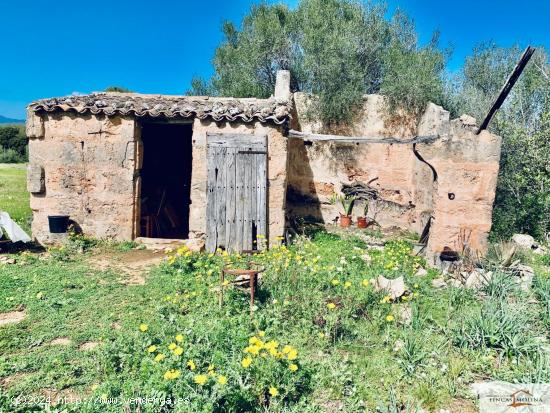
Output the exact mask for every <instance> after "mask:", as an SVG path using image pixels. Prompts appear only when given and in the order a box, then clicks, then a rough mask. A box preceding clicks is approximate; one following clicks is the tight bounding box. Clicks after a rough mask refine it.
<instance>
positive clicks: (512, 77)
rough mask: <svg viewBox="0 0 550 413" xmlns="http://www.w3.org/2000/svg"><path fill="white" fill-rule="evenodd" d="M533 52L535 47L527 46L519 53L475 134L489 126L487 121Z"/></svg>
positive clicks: (514, 82) (506, 95) (491, 117)
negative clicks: (516, 60)
mask: <svg viewBox="0 0 550 413" xmlns="http://www.w3.org/2000/svg"><path fill="white" fill-rule="evenodd" d="M533 53H535V48H534V47H531V46H527V48H526V49H525V51H524V52H523V54H522V55H521V58H520V59H519V61H518V63H517V64H516V67H514V70H512V73H510V76H508V79H507V80H506V83H504V86H503V87H502V89H501V90H500V93H499V94H498V96H497V98H496V100H495V102H494V103H493V106H491V109H489V112H488V113H487V116H485V119H484V120H483V122H482V123H481V126H480V127H479V129H478V130H477V134H479V133H480V132H481V131H482V130H484V129H487V127H488V126H489V123H491V120H492V119H493V116H495V113H496V112H497V110H499V109H500V107H501V106H502V104H503V103H504V101H505V100H506V98H507V97H508V94H509V93H510V90H512V88H513V87H514V85H515V84H516V82H517V80H518V79H519V77H520V75H521V72H523V69H525V66H526V65H527V63H528V62H529V60H530V59H531V56H533Z"/></svg>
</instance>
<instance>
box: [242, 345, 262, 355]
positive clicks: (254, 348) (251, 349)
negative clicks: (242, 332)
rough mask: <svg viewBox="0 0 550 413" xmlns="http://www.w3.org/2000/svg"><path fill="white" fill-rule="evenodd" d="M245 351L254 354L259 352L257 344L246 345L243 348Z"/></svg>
mask: <svg viewBox="0 0 550 413" xmlns="http://www.w3.org/2000/svg"><path fill="white" fill-rule="evenodd" d="M244 352H245V353H250V354H252V355H254V356H257V355H258V354H259V353H260V347H258V346H248V347H246V348H245V349H244Z"/></svg>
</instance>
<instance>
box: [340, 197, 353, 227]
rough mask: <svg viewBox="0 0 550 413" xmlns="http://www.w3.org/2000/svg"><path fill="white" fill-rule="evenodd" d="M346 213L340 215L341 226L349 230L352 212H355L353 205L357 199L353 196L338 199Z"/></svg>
mask: <svg viewBox="0 0 550 413" xmlns="http://www.w3.org/2000/svg"><path fill="white" fill-rule="evenodd" d="M338 200H339V201H340V204H341V205H342V208H343V210H344V213H343V214H342V213H340V226H341V227H342V228H347V227H349V226H350V225H351V212H352V211H353V204H354V203H355V197H354V196H352V195H342V196H340V197H339V198H338Z"/></svg>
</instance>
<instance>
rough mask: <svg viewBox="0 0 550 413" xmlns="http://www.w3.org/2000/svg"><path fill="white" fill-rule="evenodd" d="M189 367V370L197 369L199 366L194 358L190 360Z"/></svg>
mask: <svg viewBox="0 0 550 413" xmlns="http://www.w3.org/2000/svg"><path fill="white" fill-rule="evenodd" d="M187 367H189V370H195V369H196V368H197V366H195V363H194V362H193V360H189V361H188V362H187Z"/></svg>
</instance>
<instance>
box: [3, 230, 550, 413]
mask: <svg viewBox="0 0 550 413" xmlns="http://www.w3.org/2000/svg"><path fill="white" fill-rule="evenodd" d="M82 245H87V247H86V248H82ZM93 245H94V243H88V244H85V243H84V244H83V242H82V240H77V241H74V242H73V244H69V245H67V246H65V247H64V248H61V249H56V250H52V251H51V255H50V256H49V257H42V258H39V257H38V256H37V255H36V254H32V253H22V254H19V256H18V264H16V265H9V266H5V267H2V269H1V272H0V312H6V311H10V310H17V309H24V310H25V311H26V313H27V318H26V319H25V320H24V321H23V322H21V323H18V324H12V325H8V326H4V327H0V328H1V333H2V334H0V380H2V378H3V379H4V381H5V380H6V378H8V379H7V381H8V382H9V385H5V387H6V392H5V393H4V395H3V396H0V411H1V410H2V408H4V409H5V410H9V411H12V410H10V404H9V403H10V398H11V397H13V396H16V395H21V394H24V395H33V394H36V395H38V394H51V393H52V392H54V394H57V395H58V396H59V395H67V394H72V395H77V396H78V397H88V399H87V400H88V402H87V403H86V404H83V405H80V406H77V407H75V406H72V405H68V406H64V407H65V408H67V409H69V410H68V411H79V412H80V411H82V412H98V411H102V412H103V411H112V412H115V411H120V410H121V406H106V405H105V404H101V400H102V398H103V399H107V400H108V399H112V398H121V397H124V398H130V397H135V396H138V395H139V396H143V397H145V396H150V397H153V396H155V395H156V396H158V397H160V396H162V397H172V398H177V397H181V398H183V399H185V403H183V404H180V405H177V406H176V410H174V411H178V412H187V411H189V412H196V411H204V412H207V411H220V412H221V411H264V410H267V411H273V412H279V411H285V412H293V411H295V412H310V411H311V412H313V411H327V412H330V411H334V410H335V409H337V410H341V411H344V412H347V411H349V412H355V411H358V410H360V411H365V410H366V411H377V410H376V409H378V411H398V409H399V408H400V407H399V406H408V408H409V410H408V411H414V408H416V407H423V408H424V409H428V410H429V411H434V410H436V409H439V408H445V407H448V406H451V405H453V403H456V402H457V401H458V402H460V403H461V405H463V406H467V407H466V410H464V411H472V412H473V411H476V410H475V404H474V401H473V400H471V395H470V394H469V392H468V385H469V383H471V382H473V381H475V380H486V379H503V380H509V381H513V380H518V381H521V380H524V379H526V378H537V380H540V381H548V380H550V371H548V368H547V359H544V358H543V357H542V356H541V353H540V352H537V351H533V349H532V347H529V348H528V350H529V351H526V350H525V348H523V347H521V346H520V345H523V344H525V341H521V340H519V341H518V338H517V337H516V338H514V325H516V326H517V324H518V323H515V322H514V318H513V317H512V318H510V317H509V316H511V315H514V314H517V311H519V309H520V307H515V304H514V301H520V300H521V301H525V300H524V297H522V295H521V294H522V293H520V292H519V291H515V290H510V291H511V293H510V294H511V295H510V296H509V297H506V300H509V301H510V302H507V303H506V305H503V306H502V307H501V308H499V311H501V312H504V313H502V314H501V313H499V315H498V316H495V319H494V320H492V319H491V320H489V321H490V323H484V320H483V319H481V320H480V319H479V314H482V313H483V311H486V310H485V308H486V307H487V306H488V305H493V304H492V303H493V300H502V297H501V296H500V295H495V296H494V297H491V298H489V300H490V301H486V300H484V299H481V298H480V297H479V296H478V295H476V294H475V293H473V292H472V291H470V290H462V289H455V288H449V289H444V290H434V289H433V288H432V287H431V277H432V276H431V275H430V276H428V277H424V278H421V277H416V276H415V275H414V274H415V272H416V269H417V268H418V266H420V265H424V263H423V262H422V260H421V259H419V258H417V257H413V256H412V255H410V250H411V248H410V246H409V244H407V243H405V242H399V241H397V242H391V243H390V244H388V245H386V247H385V248H384V250H383V251H375V250H367V249H365V246H364V245H363V244H362V242H361V241H360V240H358V239H354V238H349V239H341V238H339V237H338V236H335V235H330V234H326V233H318V234H316V235H314V236H313V238H312V239H311V240H309V239H306V238H300V239H298V240H297V242H296V243H295V244H293V245H292V246H290V247H289V248H286V247H281V248H274V249H272V250H270V251H269V252H266V253H263V254H260V255H259V256H255V257H254V259H255V260H256V261H258V262H260V263H262V264H263V265H264V266H265V267H266V272H265V274H264V277H263V279H262V284H261V288H260V290H259V294H258V297H257V301H256V308H255V312H254V317H253V318H252V319H251V318H250V315H249V308H248V296H247V294H246V292H242V291H239V290H238V289H235V288H230V287H228V288H227V291H226V294H225V300H224V301H225V304H224V306H223V307H220V306H219V305H218V295H217V290H216V288H217V287H218V283H219V281H218V274H219V271H220V269H221V267H222V266H223V265H225V264H227V263H229V262H231V263H232V265H233V266H234V267H242V266H244V265H245V262H246V258H245V257H241V256H236V255H233V256H226V255H224V254H216V255H212V254H211V255H208V254H195V253H190V252H188V251H179V254H172V255H171V256H170V257H169V258H168V259H167V261H166V262H165V263H163V264H162V265H160V266H158V267H154V268H152V269H151V271H150V273H149V274H148V275H147V278H146V282H145V284H144V285H134V286H127V285H124V284H123V283H122V281H123V280H124V277H125V276H124V275H123V274H121V273H120V272H117V271H116V270H100V269H97V268H94V266H93V265H91V264H90V263H91V262H92V256H91V255H90V254H91V253H90V252H86V249H87V248H92V251H93V253H94V254H96V255H98V254H99V257H101V256H107V255H108V254H113V252H114V251H116V253H117V254H118V257H122V256H124V254H132V253H133V251H132V250H131V249H129V248H130V247H128V248H127V247H126V246H124V248H120V247H118V246H110V247H103V246H102V244H99V247H98V246H95V247H94V246H93ZM98 248H100V249H98ZM105 248H106V249H105ZM82 249H84V250H85V252H84V253H81V254H79V253H78V252H77V251H78V250H82ZM365 254H368V255H369V256H370V261H368V262H367V261H365V260H364V259H363V258H362V257H363V256H364V255H365ZM95 258H96V259H97V257H95ZM118 259H119V258H117V260H118ZM379 274H383V275H385V276H386V277H395V276H398V275H404V276H405V280H406V283H407V285H408V287H409V293H408V294H407V295H406V296H405V298H404V299H400V300H397V301H396V302H386V301H387V300H383V298H384V296H383V294H380V293H376V292H375V291H374V290H373V289H372V284H371V282H370V281H369V280H370V279H371V278H373V277H375V276H377V275H379ZM547 288H548V283H544V282H540V283H538V284H537V291H538V293H537V294H538V296H539V297H541V298H542V297H543V296H544V294H548V291H547ZM516 294H517V295H516ZM488 303H490V304H488ZM330 304H334V306H332V305H330ZM546 305H547V302H542V301H541V302H540V303H539V304H537V305H535V307H531V309H530V310H529V311H528V312H523V313H522V314H523V315H522V317H521V320H519V323H520V324H521V330H519V333H520V334H521V335H522V337H521V339H522V340H526V339H529V340H535V339H536V338H537V337H541V336H544V335H547V334H548V329H547V328H546V327H545V321H546V320H545V319H544V317H541V318H540V319H537V317H536V316H535V317H531V315H536V314H537V312H539V311H540V312H541V313H542V312H543V311H546V310H547V307H546ZM405 307H410V308H411V310H412V322H411V323H410V324H407V323H406V322H405V321H404V320H402V319H401V318H400V316H399V314H400V311H401V310H402V309H403V308H405ZM509 307H512V310H511V311H510V312H509V313H506V311H507V309H508V308H509ZM539 307H540V308H539ZM521 308H523V307H521ZM389 315H392V316H394V319H393V320H391V319H389V318H388V316H389ZM527 315H529V316H527ZM389 320H391V321H389ZM499 323H501V324H502V323H506V324H505V325H506V326H507V329H506V331H505V334H506V336H503V335H499V334H500V333H499V331H498V329H497V330H494V326H495V325H498V324H499ZM514 323H515V324H514ZM141 324H146V325H147V331H140V329H139V326H140V325H141ZM486 324H489V326H488V327H486ZM510 326H511V327H510ZM508 327H510V328H508ZM457 331H462V332H464V331H466V333H467V336H463V335H462V333H460V334H459V336H453V334H456V332H457ZM489 333H491V334H493V336H491V335H490V334H489ZM180 334H181V335H182V338H183V341H181V342H180V341H178V340H177V339H176V337H177V336H178V335H180ZM60 337H64V338H65V337H66V338H68V339H70V344H69V345H52V344H51V342H52V341H53V340H54V339H56V338H60ZM253 337H254V339H252V338H253ZM453 337H455V338H454V339H453ZM458 337H463V340H462V341H460V340H457V338H458ZM479 337H480V338H479ZM495 337H496V338H495ZM90 341H91V342H97V343H100V345H99V346H98V347H96V348H95V349H92V350H82V349H81V348H80V346H81V345H82V344H83V343H86V342H90ZM274 341H276V342H277V343H276V344H277V345H276V347H275V350H273V351H274V354H275V355H270V353H269V352H270V351H271V350H270V348H269V346H275V344H274ZM256 342H261V343H262V344H261V347H258V348H255V346H258V344H254V343H256ZM270 342H271V343H272V344H268V343H270ZM171 343H174V344H173V345H172V346H177V347H181V348H182V354H181V355H180V356H178V355H176V354H174V350H170V347H169V346H170V345H171ZM529 344H531V342H529ZM151 346H154V347H151ZM285 346H291V347H290V348H292V349H295V351H296V357H295V358H292V360H291V359H290V357H289V356H288V354H289V353H288V352H287V353H284V352H283V348H284V347H285ZM518 346H519V348H518ZM516 348H518V351H517V352H516V351H515V350H516ZM262 353H265V356H261V355H256V354H262ZM159 354H162V355H163V356H164V357H165V359H164V360H162V361H155V358H156V357H157V356H158V355H159ZM279 354H280V356H279ZM247 357H250V359H251V360H252V363H251V365H250V366H248V367H243V365H242V360H243V359H244V358H247ZM497 360H498V362H497ZM188 361H192V362H193V364H192V365H193V366H194V367H195V368H194V369H193V370H191V368H190V367H189V364H188ZM291 364H295V365H296V371H291V370H290V369H291V367H290V365H291ZM167 372H171V373H170V374H172V373H173V372H177V373H176V375H177V374H179V375H180V376H179V377H177V378H172V376H170V375H168V378H166V374H167ZM222 376H223V379H220V377H222ZM219 380H222V381H224V380H227V383H224V384H221V383H220V382H219ZM197 381H198V383H197ZM202 381H205V382H204V384H199V383H202ZM273 388H275V389H276V393H277V394H276V395H275V396H273V395H272V394H271V393H270V392H271V391H273V390H272V389H273ZM48 392H50V393H48ZM273 394H275V393H273ZM117 400H118V399H117ZM396 406H397V407H396ZM26 407H28V406H26ZM11 408H13V406H12V407H11ZM71 409H72V410H71ZM392 409H393V410H392ZM21 411H27V410H21ZM60 411H61V410H60ZM142 411H144V412H161V411H167V410H162V409H161V408H160V407H159V406H158V405H151V406H146V407H144V408H143V410H142Z"/></svg>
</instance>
